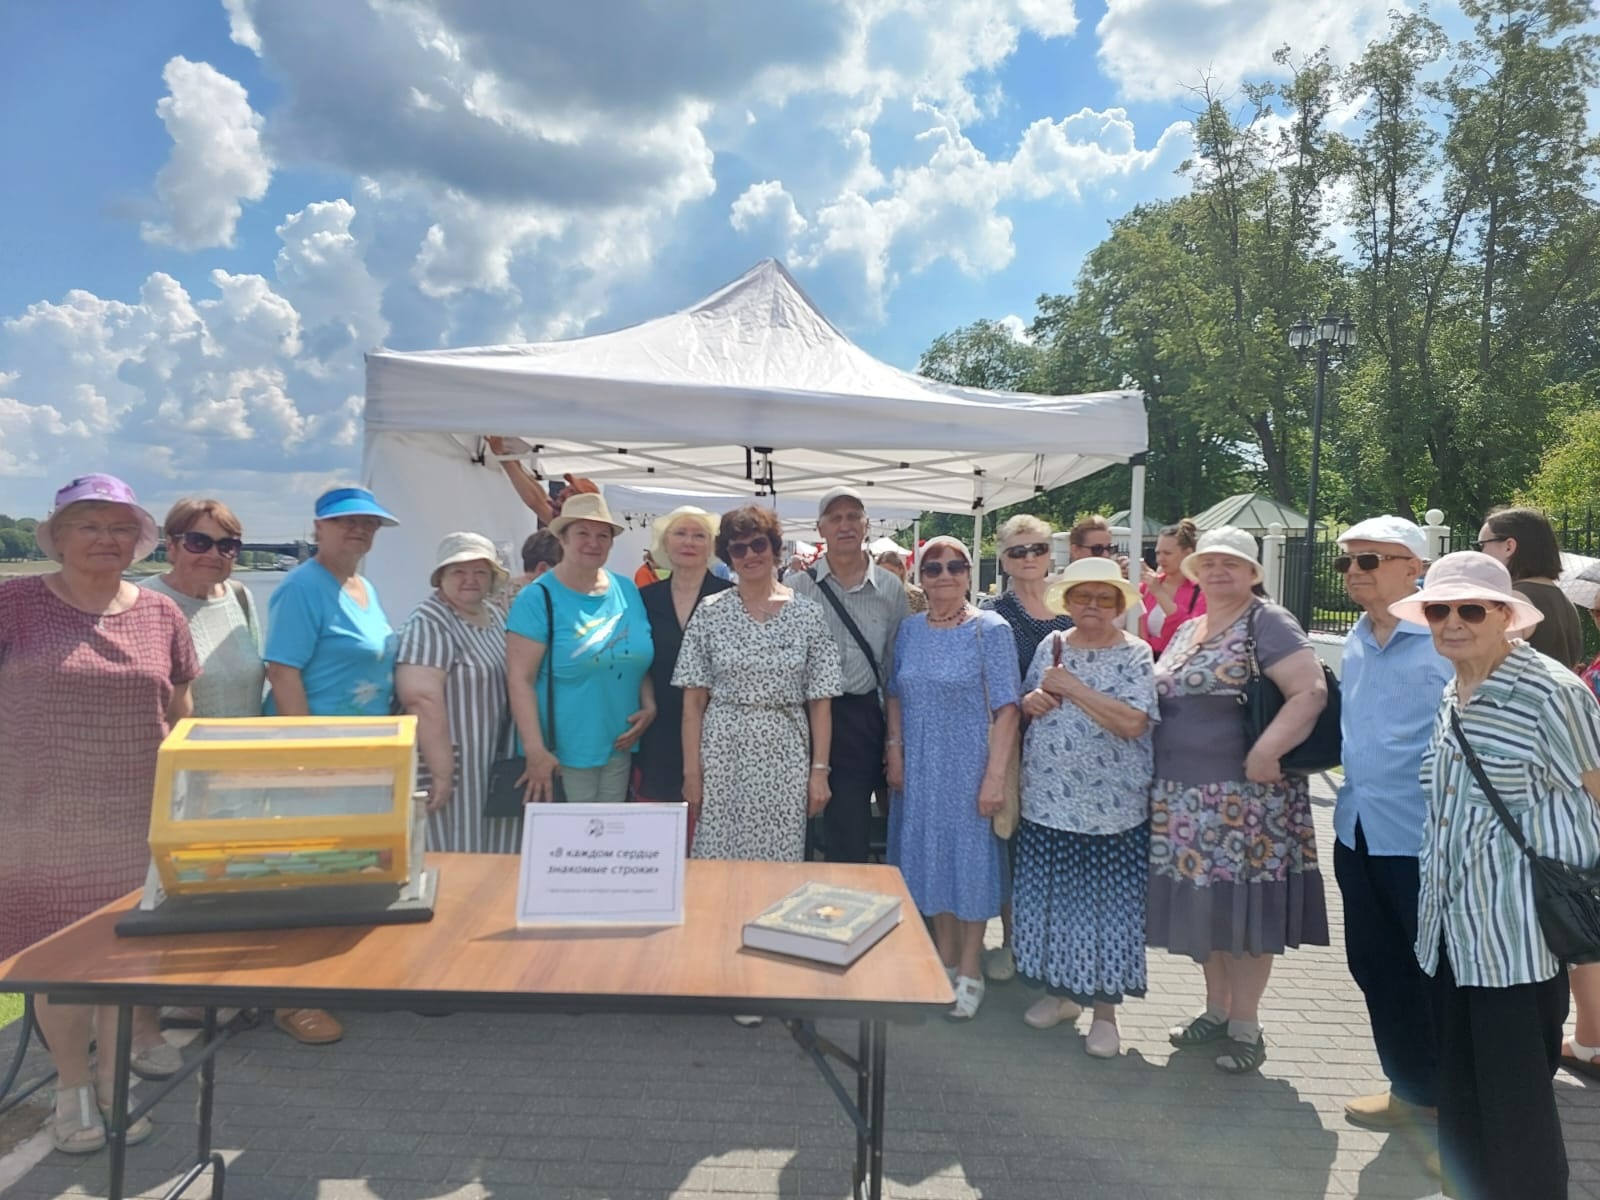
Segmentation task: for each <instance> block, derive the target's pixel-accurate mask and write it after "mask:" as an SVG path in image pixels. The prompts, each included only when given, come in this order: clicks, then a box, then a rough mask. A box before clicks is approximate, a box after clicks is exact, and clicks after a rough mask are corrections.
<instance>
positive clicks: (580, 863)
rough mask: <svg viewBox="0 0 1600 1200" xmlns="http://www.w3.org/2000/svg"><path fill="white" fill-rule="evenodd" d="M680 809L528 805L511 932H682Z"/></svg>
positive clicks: (683, 816)
mask: <svg viewBox="0 0 1600 1200" xmlns="http://www.w3.org/2000/svg"><path fill="white" fill-rule="evenodd" d="M688 812H689V810H688V806H687V805H683V804H530V805H528V806H527V807H525V808H524V809H523V810H522V813H523V824H522V868H521V871H520V873H519V874H518V877H517V927H518V928H519V929H522V928H527V927H530V926H539V925H681V924H683V868H684V846H685V842H686V839H687V835H688Z"/></svg>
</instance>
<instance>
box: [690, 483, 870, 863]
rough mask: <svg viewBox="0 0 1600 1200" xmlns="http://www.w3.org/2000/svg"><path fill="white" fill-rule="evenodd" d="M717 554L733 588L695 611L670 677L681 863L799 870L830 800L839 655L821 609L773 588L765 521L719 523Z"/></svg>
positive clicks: (745, 512) (767, 516)
mask: <svg viewBox="0 0 1600 1200" xmlns="http://www.w3.org/2000/svg"><path fill="white" fill-rule="evenodd" d="M716 544H717V554H718V555H719V556H720V557H721V558H722V560H723V561H724V562H726V563H728V564H729V565H730V566H731V567H732V568H733V572H734V575H735V576H736V577H737V578H738V583H737V584H736V585H735V586H734V587H733V588H732V589H730V590H728V591H724V592H720V593H718V594H717V595H714V596H710V597H708V598H707V599H706V600H705V601H704V602H703V603H702V604H701V605H700V610H699V612H697V613H696V614H695V615H694V618H693V619H692V620H691V621H690V622H689V624H688V628H687V629H685V631H684V635H683V648H682V650H681V651H680V652H679V654H678V666H677V670H676V671H675V672H674V674H673V677H672V682H673V684H674V685H676V686H677V687H680V688H682V689H683V798H684V799H685V800H687V801H688V802H689V807H690V809H691V810H694V809H698V810H699V814H700V815H699V822H698V824H697V825H696V828H695V835H694V847H693V849H692V853H693V855H694V857H695V858H737V859H763V860H768V861H776V862H799V861H800V860H801V858H802V857H804V854H805V841H806V818H807V817H810V816H815V815H816V814H817V813H820V812H821V811H822V810H823V808H825V807H826V806H827V803H828V800H829V798H830V795H831V793H830V792H829V789H828V751H829V749H830V746H831V743H832V736H833V705H832V703H831V701H832V699H833V697H834V696H837V695H838V694H839V692H840V682H839V651H838V649H837V648H836V647H835V645H834V642H833V636H832V634H830V633H829V632H828V623H827V621H826V620H825V619H824V618H823V615H822V605H820V604H819V603H817V602H816V601H815V600H809V599H807V598H806V597H804V596H796V595H795V594H794V592H793V590H791V589H790V588H789V587H787V586H785V585H784V584H781V583H779V582H778V578H777V566H778V555H779V554H780V553H781V551H782V548H783V529H782V526H780V525H779V523H778V517H777V514H776V513H774V512H773V511H772V510H771V509H766V508H758V507H756V506H755V505H747V506H745V507H744V508H736V509H734V510H733V511H732V512H730V513H725V514H723V517H722V522H721V526H720V528H719V529H718V532H717V543H716Z"/></svg>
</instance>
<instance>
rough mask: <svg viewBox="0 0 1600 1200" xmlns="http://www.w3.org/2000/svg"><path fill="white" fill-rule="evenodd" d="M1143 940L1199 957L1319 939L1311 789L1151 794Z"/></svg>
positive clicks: (1320, 903) (1204, 787) (1254, 786)
mask: <svg viewBox="0 0 1600 1200" xmlns="http://www.w3.org/2000/svg"><path fill="white" fill-rule="evenodd" d="M1146 926H1147V936H1148V939H1149V943H1150V945H1152V946H1160V947H1165V948H1166V949H1168V950H1170V951H1171V952H1172V953H1174V954H1184V955H1187V956H1188V957H1190V958H1192V959H1194V960H1195V961H1196V962H1204V961H1205V960H1206V959H1207V958H1209V957H1210V956H1211V955H1212V954H1215V953H1219V952H1220V953H1223V954H1281V953H1282V952H1283V951H1284V950H1286V949H1288V948H1289V947H1292V946H1326V945H1327V944H1328V909H1327V903H1326V900H1325V899H1324V896H1323V892H1322V874H1321V872H1320V871H1319V870H1318V867H1317V835H1316V830H1315V828H1314V827H1313V826H1312V823H1311V792H1310V788H1309V787H1308V785H1307V783H1306V781H1305V780H1304V779H1295V778H1291V779H1289V780H1287V781H1286V782H1285V783H1282V784H1260V783H1245V782H1228V783H1208V784H1199V785H1188V784H1183V783H1177V782H1174V781H1172V780H1169V779H1157V780H1156V781H1155V786H1154V787H1152V788H1151V790H1150V898H1149V915H1148V918H1147V921H1146Z"/></svg>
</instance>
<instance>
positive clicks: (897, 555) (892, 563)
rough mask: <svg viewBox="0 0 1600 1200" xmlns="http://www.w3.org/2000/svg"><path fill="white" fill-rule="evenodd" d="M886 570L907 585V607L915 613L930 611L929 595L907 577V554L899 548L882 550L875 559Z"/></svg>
mask: <svg viewBox="0 0 1600 1200" xmlns="http://www.w3.org/2000/svg"><path fill="white" fill-rule="evenodd" d="M873 561H874V562H876V563H877V564H878V565H879V566H880V567H882V568H883V569H884V570H885V571H888V572H890V573H891V574H892V575H894V577H895V578H897V579H898V580H899V581H900V582H901V583H903V584H905V585H906V607H907V608H908V609H910V611H912V612H914V613H919V612H927V611H928V597H927V596H926V595H924V594H923V591H922V589H921V588H919V587H918V586H917V585H916V584H914V583H912V582H911V580H909V579H907V578H906V556H905V552H904V551H902V550H899V549H895V550H881V551H879V553H878V557H877V558H875V559H874V560H873Z"/></svg>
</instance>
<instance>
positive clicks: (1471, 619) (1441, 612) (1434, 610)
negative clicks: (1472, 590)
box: [1422, 604, 1505, 625]
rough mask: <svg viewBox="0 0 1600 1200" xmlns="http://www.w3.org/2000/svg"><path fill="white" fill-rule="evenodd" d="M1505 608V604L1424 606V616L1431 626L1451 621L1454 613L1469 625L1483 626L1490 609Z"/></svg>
mask: <svg viewBox="0 0 1600 1200" xmlns="http://www.w3.org/2000/svg"><path fill="white" fill-rule="evenodd" d="M1491 607H1493V608H1504V607H1505V605H1503V604H1495V605H1487V604H1424V605H1423V606H1422V615H1423V616H1424V617H1426V618H1427V619H1428V624H1429V625H1439V624H1442V623H1444V622H1445V621H1446V620H1448V619H1449V617H1450V614H1451V613H1452V612H1453V613H1455V614H1456V615H1457V616H1458V617H1460V618H1461V619H1462V620H1463V621H1465V622H1466V623H1467V624H1468V625H1482V624H1483V619H1484V618H1485V617H1487V616H1488V615H1489V609H1490V608H1491Z"/></svg>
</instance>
